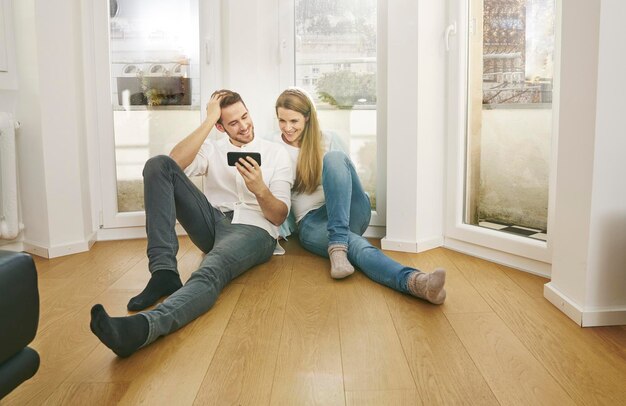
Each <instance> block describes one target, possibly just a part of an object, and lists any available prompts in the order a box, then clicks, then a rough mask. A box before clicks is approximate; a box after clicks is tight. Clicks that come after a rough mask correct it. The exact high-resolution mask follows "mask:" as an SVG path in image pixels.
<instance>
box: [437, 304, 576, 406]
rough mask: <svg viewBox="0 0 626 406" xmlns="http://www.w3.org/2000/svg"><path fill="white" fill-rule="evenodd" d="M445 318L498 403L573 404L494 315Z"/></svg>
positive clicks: (523, 405) (450, 316)
mask: <svg viewBox="0 0 626 406" xmlns="http://www.w3.org/2000/svg"><path fill="white" fill-rule="evenodd" d="M447 317H448V319H449V320H450V323H451V324H452V327H453V328H454V330H455V331H456V333H457V334H458V336H459V337H460V339H461V340H462V341H463V343H464V344H465V346H466V347H467V349H468V351H469V353H470V355H471V357H472V359H473V360H474V362H475V363H476V365H477V366H478V368H479V369H480V371H481V373H482V374H483V376H484V377H485V379H486V380H487V382H488V383H489V386H490V387H491V389H492V390H493V393H494V394H495V396H496V398H497V399H498V401H499V402H500V403H501V404H503V405H520V406H525V405H574V404H575V403H574V402H573V401H572V399H570V397H569V396H568V395H567V394H566V393H565V391H564V390H563V389H562V388H561V386H560V385H559V384H558V383H557V382H556V381H555V380H554V379H553V378H552V376H551V375H550V373H549V372H548V371H547V370H546V369H545V368H544V367H543V365H541V363H539V362H538V361H537V360H536V359H535V358H534V357H533V355H532V354H531V353H530V351H528V349H526V347H524V345H522V343H521V342H520V341H519V340H518V339H517V337H515V335H514V334H513V332H511V330H509V329H508V328H507V327H506V325H505V324H504V322H502V320H500V318H499V317H498V316H497V315H495V314H493V313H483V314H479V313H473V314H463V315H460V314H452V315H448V316H447Z"/></svg>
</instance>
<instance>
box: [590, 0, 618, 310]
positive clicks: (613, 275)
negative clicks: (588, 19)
mask: <svg viewBox="0 0 626 406" xmlns="http://www.w3.org/2000/svg"><path fill="white" fill-rule="evenodd" d="M624 18H626V2H624V1H622V0H603V1H602V7H601V14H600V46H599V48H600V49H599V56H598V59H599V65H598V93H597V95H598V99H597V100H598V101H597V114H596V128H595V145H594V168H593V186H592V192H591V195H592V198H591V212H590V217H591V224H590V233H589V236H590V238H589V265H588V268H589V272H588V274H587V280H586V285H587V294H586V298H585V300H586V302H587V305H588V307H593V308H596V309H597V308H605V307H610V308H614V307H620V306H621V307H622V308H626V181H625V180H624V177H623V176H624V175H623V174H625V173H626V160H625V159H624V152H626V135H625V131H624V120H623V114H624V111H626V101H625V100H624V94H626V80H624V72H626V60H625V59H624V57H623V55H620V53H621V52H619V51H618V50H620V49H623V47H624V38H626V29H625V28H624ZM618 78H619V79H618Z"/></svg>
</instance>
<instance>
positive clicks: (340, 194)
mask: <svg viewBox="0 0 626 406" xmlns="http://www.w3.org/2000/svg"><path fill="white" fill-rule="evenodd" d="M322 185H323V187H324V194H325V196H326V204H325V205H323V206H322V207H320V208H318V209H316V210H312V211H310V212H309V213H307V215H306V216H304V218H302V220H300V223H299V224H298V230H299V231H298V234H299V236H300V243H301V244H302V246H303V247H304V248H305V249H306V250H308V251H310V252H312V253H314V254H317V255H320V256H324V257H328V245H329V244H342V245H345V246H347V247H348V260H349V261H350V263H352V265H354V266H356V267H357V268H359V269H360V270H361V271H362V272H363V273H364V274H365V275H367V276H368V277H369V278H370V279H372V280H374V281H376V282H378V283H381V284H383V285H385V286H388V287H390V288H392V289H395V290H398V291H400V292H404V293H408V289H407V280H408V277H409V274H411V272H414V271H416V269H415V268H410V267H408V266H404V265H402V264H400V263H398V262H396V261H394V260H393V259H391V258H389V257H388V256H386V255H385V254H384V253H383V252H382V251H381V250H379V249H378V248H376V247H374V246H373V245H372V244H370V243H369V241H367V240H366V239H365V238H363V237H362V235H363V233H364V232H365V230H366V229H367V226H368V225H369V222H370V218H371V215H372V209H371V205H370V200H369V197H368V196H367V194H366V193H365V191H364V190H363V186H362V185H361V181H360V180H359V177H358V175H357V173H356V170H355V169H354V165H353V164H352V161H350V158H348V156H347V155H346V154H344V153H343V152H340V151H330V152H328V153H326V155H324V166H323V170H322Z"/></svg>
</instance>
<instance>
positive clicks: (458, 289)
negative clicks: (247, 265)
mask: <svg viewBox="0 0 626 406" xmlns="http://www.w3.org/2000/svg"><path fill="white" fill-rule="evenodd" d="M145 244H146V243H145V240H132V241H116V242H99V243H97V244H96V245H95V246H94V247H93V248H92V250H91V251H90V252H88V253H82V254H77V255H72V256H67V257H62V258H58V259H53V260H42V259H37V260H36V263H37V267H38V271H39V289H40V295H41V318H40V326H39V330H38V333H37V338H36V339H35V341H34V342H33V344H32V346H33V347H34V348H35V349H36V350H37V351H38V352H39V354H40V355H41V367H40V369H39V372H38V373H37V374H36V375H35V377H34V378H32V379H31V380H29V381H27V382H25V383H24V384H23V385H22V386H20V387H19V388H18V389H16V390H15V391H14V392H13V393H11V394H10V395H9V396H8V397H7V398H5V399H4V400H2V401H0V403H1V404H2V405H5V404H6V405H14V404H15V405H25V404H33V405H40V404H50V405H57V404H59V405H61V404H62V405H89V406H93V405H109V404H118V403H120V404H128V405H136V404H146V405H158V404H166V405H191V404H197V405H207V404H218V405H224V404H227V405H229V404H242V405H267V404H280V405H304V404H321V405H334V404H339V405H341V404H349V405H403V404H407V405H419V404H422V405H457V404H468V405H498V404H500V405H539V404H544V405H559V406H560V405H570V404H575V405H594V404H597V405H625V404H626V327H625V326H621V327H606V328H585V329H583V328H580V327H578V326H577V325H575V324H574V323H573V322H572V321H571V320H570V319H568V318H567V317H566V316H564V315H563V314H562V313H561V312H560V311H558V310H557V309H556V308H555V307H553V306H552V305H551V304H550V303H549V302H548V301H547V300H545V299H544V298H543V295H542V290H543V284H544V283H546V279H543V278H539V277H536V276H532V275H529V274H526V273H523V272H519V271H515V270H513V269H509V268H506V267H503V266H500V265H496V264H493V263H490V262H486V261H483V260H480V259H476V258H473V257H469V256H466V255H463V254H459V253H456V252H454V251H450V250H446V249H443V248H439V249H434V250H431V251H427V252H424V253H421V254H406V253H398V252H388V254H389V255H390V256H392V257H393V258H395V259H396V260H398V261H400V262H403V263H405V264H408V265H413V266H415V267H419V268H421V269H422V270H425V271H432V270H433V269H434V268H436V267H440V266H441V267H444V268H446V269H447V271H448V280H447V290H448V299H447V301H446V303H445V304H444V305H442V306H435V305H431V304H428V303H425V302H423V301H420V300H418V299H415V298H412V297H410V296H408V295H403V294H400V293H398V292H395V291H393V290H391V289H388V288H386V287H384V286H382V285H379V284H377V283H374V282H373V281H371V280H369V279H367V278H366V277H365V276H364V275H363V274H361V273H358V272H357V273H355V274H354V275H352V276H351V277H349V278H347V279H345V280H342V281H334V280H332V279H331V278H330V276H329V272H328V268H329V265H328V261H327V260H325V259H323V258H319V257H315V256H313V255H311V254H309V253H307V252H305V251H303V250H302V248H300V246H299V245H298V243H297V241H294V240H292V241H290V242H289V243H288V244H287V252H288V253H287V255H285V256H282V257H274V258H272V260H271V261H270V262H268V263H267V264H264V265H262V266H259V267H256V268H254V269H253V270H251V271H249V272H248V273H246V274H244V275H243V276H242V277H240V278H239V279H237V280H235V281H234V282H233V283H231V284H230V285H229V286H228V287H227V288H226V289H225V291H224V292H223V293H222V295H221V296H220V298H219V300H218V302H217V304H216V305H215V307H214V308H213V309H212V310H211V311H209V312H208V313H207V314H205V315H204V316H202V317H200V318H199V319H197V320H195V321H194V322H193V323H191V324H190V325H188V326H186V327H185V328H183V329H181V330H180V331H178V332H177V333H175V334H172V335H170V336H168V337H165V338H161V339H159V340H157V341H156V342H155V343H154V344H152V345H151V346H149V347H147V348H145V349H143V350H141V351H139V352H137V353H136V354H134V355H133V356H132V357H130V358H128V359H120V358H117V357H116V356H115V355H114V354H113V353H112V352H111V351H109V350H108V349H107V348H106V347H104V346H103V345H102V344H100V342H99V341H98V340H97V339H96V337H95V336H93V335H92V333H91V332H90V330H89V309H90V308H91V306H92V305H93V304H95V303H103V304H104V306H105V307H106V309H107V310H108V311H109V313H110V314H112V315H114V316H120V315H125V314H127V312H126V303H127V301H128V299H129V298H130V297H131V296H133V295H135V294H136V293H137V292H139V291H140V290H141V289H142V288H143V287H144V286H145V284H146V282H147V280H148V277H149V274H148V271H147V260H146V258H145ZM200 260H201V253H200V251H199V250H198V249H196V248H195V247H194V246H193V245H192V244H191V243H190V242H189V240H188V239H186V238H183V239H182V240H181V249H180V252H179V268H180V272H181V274H182V276H183V280H186V279H187V278H188V277H189V274H190V273H191V272H192V271H193V270H194V269H195V267H196V266H197V265H198V263H199V262H200Z"/></svg>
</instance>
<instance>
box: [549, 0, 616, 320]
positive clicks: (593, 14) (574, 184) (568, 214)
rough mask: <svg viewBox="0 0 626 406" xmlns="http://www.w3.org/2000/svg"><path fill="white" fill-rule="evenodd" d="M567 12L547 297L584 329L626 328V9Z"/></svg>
mask: <svg viewBox="0 0 626 406" xmlns="http://www.w3.org/2000/svg"><path fill="white" fill-rule="evenodd" d="M562 8H563V12H562V35H561V48H560V49H561V55H560V59H561V68H560V72H561V74H560V97H559V101H558V105H559V107H558V111H559V122H558V123H559V124H558V125H559V136H558V147H557V148H558V150H557V155H558V156H557V167H556V171H557V172H556V185H555V187H556V191H555V193H556V203H555V206H556V207H555V209H554V213H555V215H554V222H553V224H554V227H553V228H552V229H551V230H550V233H551V240H552V242H553V258H552V281H551V282H550V283H549V284H548V285H546V289H545V291H544V292H545V295H546V297H547V298H548V299H549V300H550V301H552V303H554V304H555V305H556V306H557V307H559V308H560V309H561V310H562V311H564V312H565V313H566V314H567V315H568V316H570V317H571V318H572V319H573V320H575V321H576V322H577V323H580V324H581V325H584V326H591V325H607V324H624V323H626V283H624V273H625V271H626V261H625V256H624V247H625V246H626V244H625V242H626V204H625V201H626V186H625V185H624V182H623V178H622V175H621V174H623V173H626V161H625V160H624V159H623V156H622V155H623V151H624V146H625V141H624V137H623V131H621V127H622V123H621V120H619V118H620V117H621V115H623V114H622V112H623V111H624V107H625V106H624V101H623V99H621V98H620V92H619V90H620V89H619V87H620V86H621V89H622V90H624V84H623V80H621V81H620V79H618V78H619V77H620V75H621V72H623V70H624V62H623V60H622V56H621V55H620V53H619V52H616V51H617V49H621V41H620V40H621V39H623V38H624V35H625V33H626V28H625V27H624V25H623V22H622V20H623V18H624V17H625V16H626V6H625V5H624V3H623V2H621V1H620V0H602V1H600V0H595V1H589V0H577V1H570V0H568V1H563V2H562ZM620 131H621V132H620Z"/></svg>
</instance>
